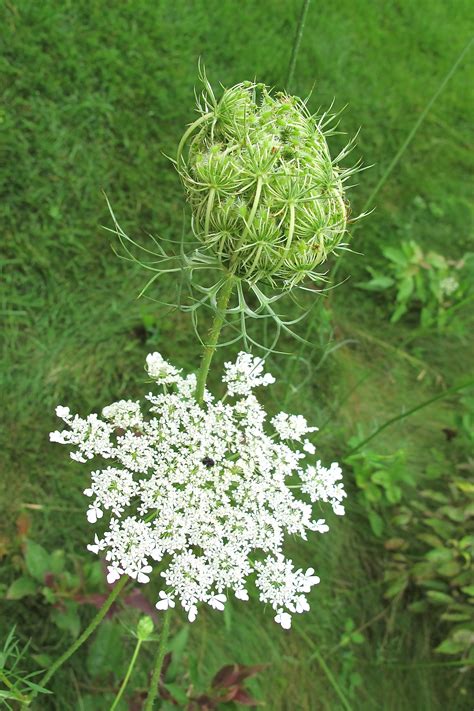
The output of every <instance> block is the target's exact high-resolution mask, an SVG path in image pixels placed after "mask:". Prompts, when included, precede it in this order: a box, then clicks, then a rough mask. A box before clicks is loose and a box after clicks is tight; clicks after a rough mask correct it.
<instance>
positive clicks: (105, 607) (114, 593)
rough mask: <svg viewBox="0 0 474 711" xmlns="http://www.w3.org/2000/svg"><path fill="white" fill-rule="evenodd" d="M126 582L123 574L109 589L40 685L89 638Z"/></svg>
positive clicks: (45, 682)
mask: <svg viewBox="0 0 474 711" xmlns="http://www.w3.org/2000/svg"><path fill="white" fill-rule="evenodd" d="M127 582H128V577H127V576H126V575H124V576H123V577H122V578H121V579H120V580H119V582H118V583H117V584H116V585H115V586H114V588H113V589H112V591H111V593H110V595H109V597H108V598H107V600H106V601H105V602H104V604H103V605H102V607H101V608H100V610H99V612H98V613H97V615H96V616H95V617H94V619H93V620H92V622H91V623H90V624H89V626H88V627H86V629H85V630H84V632H83V633H82V634H81V635H80V636H79V637H78V638H77V639H76V641H75V642H74V643H73V644H71V646H70V647H69V649H67V650H66V651H65V652H64V654H62V655H61V656H60V657H59V659H57V660H56V661H55V662H54V664H52V665H51V666H50V668H49V669H48V671H47V672H46V674H45V675H44V676H43V677H42V678H41V680H40V682H39V684H40V686H46V684H47V683H48V681H49V680H50V679H51V677H52V676H53V674H56V672H57V671H58V669H59V668H60V667H62V665H63V664H64V662H67V660H68V659H69V657H71V656H72V655H73V654H74V652H77V650H78V649H79V647H80V646H81V645H82V644H84V642H85V641H86V640H87V639H89V637H90V636H91V634H92V633H93V632H94V630H95V629H96V627H98V625H99V624H100V622H102V620H103V619H104V617H105V615H106V614H107V612H108V611H109V610H110V608H111V607H112V605H113V603H114V602H115V600H116V599H117V598H118V596H119V595H120V593H121V592H122V590H123V588H124V587H125V585H126V584H127Z"/></svg>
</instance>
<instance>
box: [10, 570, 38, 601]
mask: <svg viewBox="0 0 474 711" xmlns="http://www.w3.org/2000/svg"><path fill="white" fill-rule="evenodd" d="M37 592H38V583H37V582H36V581H35V580H33V579H32V578H28V577H27V576H26V575H23V576H22V577H21V578H18V579H17V580H14V581H13V583H12V584H11V585H10V587H9V588H8V590H7V600H21V599H22V598H23V597H26V596H27V595H36V593H37Z"/></svg>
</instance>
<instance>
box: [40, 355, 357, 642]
mask: <svg viewBox="0 0 474 711" xmlns="http://www.w3.org/2000/svg"><path fill="white" fill-rule="evenodd" d="M147 370H148V374H149V375H150V377H151V378H152V379H154V380H155V381H156V383H157V384H158V386H159V388H158V391H157V392H151V393H149V394H148V395H147V396H146V400H145V406H140V404H139V403H138V402H134V401H124V400H122V401H120V402H118V403H114V404H112V405H109V406H107V407H105V408H104V410H103V417H104V420H101V419H100V418H99V417H98V416H97V415H95V414H93V415H89V416H88V417H87V418H86V419H82V418H80V417H79V416H78V415H75V416H73V415H71V413H70V410H69V408H67V407H62V406H60V407H58V408H57V409H56V414H57V415H58V416H59V417H60V418H61V419H63V420H64V422H65V423H66V425H67V426H68V429H65V430H64V431H62V432H52V433H51V435H50V438H51V441H53V442H59V443H61V444H70V445H73V447H74V448H75V449H74V450H73V452H72V453H71V457H72V458H73V459H76V460H77V461H80V462H86V461H87V460H89V459H92V458H93V457H99V458H102V460H107V461H106V462H105V464H104V465H101V464H100V463H99V464H98V466H97V467H96V468H94V471H93V472H92V473H91V475H90V482H89V483H88V485H87V487H86V488H85V489H84V494H85V495H86V496H87V498H88V499H89V501H88V504H89V505H88V509H87V519H88V521H89V522H90V523H91V524H95V523H97V524H98V526H99V527H100V529H101V530H104V528H105V530H104V532H103V533H102V534H99V535H98V534H97V533H94V540H93V542H92V543H90V544H89V545H88V546H87V548H88V550H90V551H91V552H93V553H95V554H100V553H102V554H105V558H106V560H107V565H108V575H107V579H108V581H109V583H113V582H115V581H116V580H118V579H119V578H120V577H121V576H122V575H128V576H130V577H132V578H133V579H135V580H136V581H137V582H139V583H147V582H148V581H149V580H150V577H151V574H152V572H153V565H154V563H156V562H160V567H161V569H162V572H161V576H162V577H163V580H164V583H165V589H164V590H162V591H160V594H159V595H160V597H159V600H158V602H157V604H156V607H157V608H158V609H159V610H165V609H167V608H169V607H174V606H175V604H176V601H179V602H180V604H181V605H182V607H183V608H184V609H185V610H186V612H187V615H188V619H189V620H190V621H193V620H194V619H195V618H196V616H197V614H198V608H199V605H200V604H202V603H206V604H207V605H209V606H210V607H211V608H213V609H215V610H223V609H224V606H225V604H226V601H227V598H228V596H229V594H231V593H233V595H234V596H235V597H236V598H237V599H239V600H243V601H245V600H248V599H249V592H248V583H249V582H250V581H252V580H253V582H254V584H255V586H256V588H257V590H258V593H259V598H260V600H261V601H262V602H263V603H266V604H268V605H270V606H271V607H272V608H273V610H274V619H275V621H276V622H277V623H279V624H280V625H281V626H282V627H283V628H284V629H288V628H290V626H291V619H292V618H291V616H292V614H299V613H303V612H306V611H307V610H309V603H308V600H307V598H306V595H307V593H309V592H310V590H311V588H312V586H313V585H316V584H317V583H318V582H319V578H318V577H317V576H316V575H315V574H314V570H313V568H308V569H307V570H306V571H304V570H301V569H295V567H294V565H293V562H292V561H291V560H289V559H287V558H286V557H285V555H284V542H285V536H289V535H291V536H295V535H297V536H300V537H301V538H303V539H306V537H307V533H308V531H310V532H316V533H325V532H326V531H327V530H328V526H327V524H326V522H325V520H324V519H320V518H313V512H312V505H311V504H312V503H316V502H318V503H319V502H328V503H330V504H331V505H332V507H333V509H334V511H335V513H336V514H342V513H344V508H343V506H342V503H341V502H342V500H343V499H344V497H345V495H346V494H345V492H344V489H343V486H342V482H341V478H342V474H341V469H340V467H339V466H338V464H336V463H333V464H332V465H331V466H330V468H329V469H326V468H324V467H323V466H322V465H321V462H320V461H317V462H314V460H313V461H312V462H309V463H307V462H306V460H307V457H308V456H309V457H311V459H313V457H312V455H313V454H314V451H315V447H314V444H313V443H312V442H311V441H310V440H309V439H307V436H308V435H310V434H311V433H312V432H314V431H315V430H316V429H317V428H315V427H309V426H308V424H307V422H306V420H305V418H304V417H302V416H299V415H298V416H295V415H288V414H286V413H280V414H278V415H276V416H275V417H274V418H273V419H272V420H271V422H270V425H269V426H268V427H266V419H267V417H266V412H265V410H264V409H263V407H262V406H261V405H260V403H259V402H258V400H257V398H256V397H255V395H254V394H253V392H252V390H253V388H255V387H256V386H258V385H269V384H271V383H273V382H274V378H273V377H272V376H271V375H270V374H269V373H264V363H263V361H262V360H261V359H259V358H255V357H254V356H252V355H250V354H248V353H239V355H238V357H237V360H236V362H235V363H226V364H225V373H224V376H223V382H224V383H225V384H226V385H227V393H226V396H225V398H224V400H216V399H215V398H214V397H212V396H211V394H210V393H209V392H207V391H206V392H205V395H204V403H203V405H200V404H198V402H197V400H196V399H195V397H194V390H195V387H196V378H195V376H194V375H188V376H187V377H182V376H181V375H180V371H178V370H177V369H176V368H175V367H174V366H172V365H171V364H170V363H168V362H167V361H165V360H164V359H163V358H162V357H161V355H160V354H158V353H153V354H151V355H149V356H148V358H147ZM162 389H164V392H160V390H162ZM305 437H306V438H305ZM111 461H112V462H113V466H111V465H110V462H111ZM101 467H102V468H101ZM305 499H306V500H305ZM318 509H319V506H318ZM104 522H107V523H106V524H105V526H104Z"/></svg>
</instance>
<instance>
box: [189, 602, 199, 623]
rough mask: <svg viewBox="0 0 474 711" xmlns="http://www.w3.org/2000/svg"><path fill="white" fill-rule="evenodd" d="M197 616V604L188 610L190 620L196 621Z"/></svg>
mask: <svg viewBox="0 0 474 711" xmlns="http://www.w3.org/2000/svg"><path fill="white" fill-rule="evenodd" d="M196 617H197V607H196V605H191V607H190V608H189V610H188V620H189V622H194V620H195V619H196Z"/></svg>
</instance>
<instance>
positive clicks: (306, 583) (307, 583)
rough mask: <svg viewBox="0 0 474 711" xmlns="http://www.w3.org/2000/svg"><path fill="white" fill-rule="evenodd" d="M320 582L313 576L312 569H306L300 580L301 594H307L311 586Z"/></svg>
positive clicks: (319, 579)
mask: <svg viewBox="0 0 474 711" xmlns="http://www.w3.org/2000/svg"><path fill="white" fill-rule="evenodd" d="M320 582H321V578H319V577H318V576H317V575H314V568H308V570H307V571H306V573H305V574H304V577H303V578H302V580H301V592H304V593H308V592H310V591H311V588H312V587H313V585H318V584H319V583H320Z"/></svg>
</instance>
